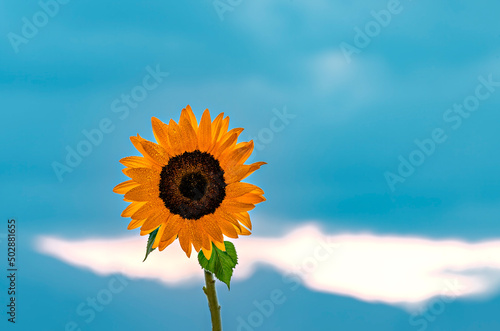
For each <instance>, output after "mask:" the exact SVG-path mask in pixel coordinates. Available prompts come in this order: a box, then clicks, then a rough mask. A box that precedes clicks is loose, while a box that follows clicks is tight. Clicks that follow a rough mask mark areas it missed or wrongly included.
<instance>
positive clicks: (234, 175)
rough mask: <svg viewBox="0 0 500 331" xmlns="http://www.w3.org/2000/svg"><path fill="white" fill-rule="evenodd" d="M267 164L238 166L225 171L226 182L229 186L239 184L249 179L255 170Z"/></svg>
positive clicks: (257, 163) (258, 163) (256, 163)
mask: <svg viewBox="0 0 500 331" xmlns="http://www.w3.org/2000/svg"><path fill="white" fill-rule="evenodd" d="M264 164H266V162H255V163H252V164H249V165H247V164H238V165H236V166H234V167H232V168H229V169H225V171H224V180H225V182H226V183H227V184H231V183H234V182H238V181H240V180H242V179H245V178H246V177H248V176H249V175H250V174H251V173H253V172H254V171H255V170H257V169H259V168H260V167H261V166H262V165H264Z"/></svg>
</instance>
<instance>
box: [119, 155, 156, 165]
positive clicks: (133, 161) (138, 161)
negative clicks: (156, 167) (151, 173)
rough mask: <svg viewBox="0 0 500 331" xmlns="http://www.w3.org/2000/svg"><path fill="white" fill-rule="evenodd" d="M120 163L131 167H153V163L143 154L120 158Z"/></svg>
mask: <svg viewBox="0 0 500 331" xmlns="http://www.w3.org/2000/svg"><path fill="white" fill-rule="evenodd" d="M120 163H121V164H123V165H124V166H126V167H129V168H151V165H152V163H151V162H149V161H148V160H147V159H146V158H144V157H142V156H128V157H124V158H123V159H121V160H120Z"/></svg>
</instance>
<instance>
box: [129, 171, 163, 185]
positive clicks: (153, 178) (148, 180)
mask: <svg viewBox="0 0 500 331" xmlns="http://www.w3.org/2000/svg"><path fill="white" fill-rule="evenodd" d="M124 172H125V175H127V176H129V177H130V178H132V179H133V181H135V182H137V183H140V184H149V185H158V183H159V182H160V172H159V171H157V170H153V169H151V168H132V169H126V170H125V171H124Z"/></svg>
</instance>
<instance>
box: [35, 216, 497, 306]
mask: <svg viewBox="0 0 500 331" xmlns="http://www.w3.org/2000/svg"><path fill="white" fill-rule="evenodd" d="M145 240H146V238H145V237H139V236H137V237H127V238H122V239H116V238H115V239H113V238H108V239H86V240H78V241H74V240H66V239H61V238H56V237H41V238H39V240H38V241H37V244H36V248H37V250H38V251H40V252H42V253H44V254H47V255H50V256H53V257H56V258H58V259H60V260H62V261H64V262H66V263H69V264H71V265H74V266H77V267H83V268H88V269H90V270H92V271H93V272H95V273H97V274H99V275H109V274H112V273H122V274H124V275H126V276H128V277H130V278H145V279H153V280H159V281H161V282H164V283H167V284H189V283H190V282H192V281H193V280H198V281H201V278H202V272H201V271H200V267H199V265H198V263H197V261H196V258H195V257H194V256H192V257H191V259H187V258H186V256H185V254H184V253H183V252H182V251H181V249H180V248H179V245H178V242H174V244H172V245H171V246H169V247H168V248H167V249H166V250H165V251H163V252H161V253H159V252H156V251H155V252H153V253H152V254H151V255H150V257H149V258H148V260H147V261H146V262H144V263H142V259H143V254H144V250H145ZM235 244H236V247H237V250H238V254H239V259H240V262H239V265H238V266H237V268H236V271H235V274H234V279H235V281H241V280H244V279H246V278H248V277H249V276H251V275H252V273H254V272H255V269H256V266H257V264H266V265H269V266H271V267H272V268H274V269H276V270H277V271H278V272H280V273H282V274H283V275H284V277H285V276H286V275H288V276H290V273H295V274H297V275H298V276H299V277H300V279H301V280H302V283H303V284H304V286H306V287H307V288H310V289H313V290H316V291H321V292H326V293H333V294H339V295H346V296H350V297H354V298H357V299H360V300H364V301H378V302H384V303H387V304H394V305H400V306H405V307H407V308H416V307H419V306H421V305H422V304H423V303H424V302H425V301H427V300H429V299H431V298H433V297H436V296H439V295H442V294H445V293H446V295H448V296H450V295H451V296H453V297H464V296H477V295H480V296H482V295H488V294H492V292H494V291H496V288H497V285H498V284H499V283H500V240H495V241H487V242H481V243H474V244H473V243H467V242H463V241H459V240H431V239H424V238H417V237H397V236H378V235H372V234H337V235H329V234H326V233H324V232H322V231H321V229H320V228H319V227H318V226H316V225H312V224H310V225H305V226H302V227H299V228H296V229H294V230H293V231H291V232H290V233H288V234H287V235H285V236H282V237H268V238H265V237H257V236H251V237H248V238H242V239H238V240H237V241H236V242H235ZM288 280H289V278H288ZM284 286H285V285H284Z"/></svg>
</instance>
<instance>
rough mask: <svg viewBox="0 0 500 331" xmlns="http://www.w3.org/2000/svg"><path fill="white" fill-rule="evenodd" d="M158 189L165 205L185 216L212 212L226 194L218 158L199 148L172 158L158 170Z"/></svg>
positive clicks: (192, 216)
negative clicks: (159, 177) (159, 171)
mask: <svg viewBox="0 0 500 331" xmlns="http://www.w3.org/2000/svg"><path fill="white" fill-rule="evenodd" d="M159 189H160V198H161V199H162V200H163V203H164V204H165V207H167V208H168V209H169V210H170V212H171V213H173V214H177V215H180V216H181V217H183V218H186V219H199V218H201V217H202V216H204V215H208V214H212V213H213V212H215V210H216V209H217V208H218V207H219V206H220V204H221V203H222V201H223V200H224V198H225V197H226V182H225V181H224V171H223V170H222V168H221V167H220V164H219V161H217V160H216V159H215V158H214V157H213V156H212V155H211V154H209V153H205V152H200V151H199V150H196V151H194V152H184V153H183V154H181V155H177V156H174V157H173V158H171V159H170V160H169V161H168V164H167V165H166V166H164V167H163V169H162V171H161V179H160V185H159Z"/></svg>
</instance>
